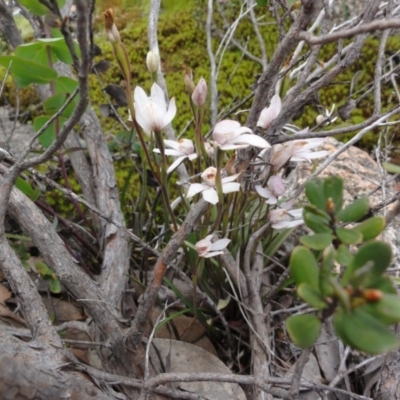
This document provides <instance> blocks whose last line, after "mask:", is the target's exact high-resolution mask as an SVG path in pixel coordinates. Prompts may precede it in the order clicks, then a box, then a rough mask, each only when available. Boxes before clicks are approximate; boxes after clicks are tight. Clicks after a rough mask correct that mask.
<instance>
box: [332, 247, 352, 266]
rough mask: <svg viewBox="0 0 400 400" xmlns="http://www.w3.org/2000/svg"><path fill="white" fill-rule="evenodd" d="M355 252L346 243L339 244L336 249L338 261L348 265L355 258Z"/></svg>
mask: <svg viewBox="0 0 400 400" xmlns="http://www.w3.org/2000/svg"><path fill="white" fill-rule="evenodd" d="M353 257H354V256H353V254H352V253H351V252H350V250H349V249H348V248H347V246H345V245H344V244H341V245H339V247H338V249H337V251H336V261H337V262H338V263H339V264H340V265H343V266H345V267H346V266H347V265H349V264H350V263H351V261H352V260H353Z"/></svg>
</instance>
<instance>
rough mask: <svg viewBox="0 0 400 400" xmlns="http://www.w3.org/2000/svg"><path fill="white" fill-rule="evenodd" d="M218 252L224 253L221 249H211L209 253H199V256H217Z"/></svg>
mask: <svg viewBox="0 0 400 400" xmlns="http://www.w3.org/2000/svg"><path fill="white" fill-rule="evenodd" d="M220 254H224V252H223V251H211V252H209V253H205V254H199V257H204V258H210V257H215V256H219V255H220Z"/></svg>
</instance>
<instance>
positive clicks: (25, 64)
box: [0, 56, 57, 87]
mask: <svg viewBox="0 0 400 400" xmlns="http://www.w3.org/2000/svg"><path fill="white" fill-rule="evenodd" d="M10 63H11V68H10V71H11V73H12V74H13V75H14V77H15V80H16V82H17V84H18V86H19V87H24V86H27V85H29V84H30V83H38V84H46V83H49V82H51V81H52V80H54V79H55V78H56V77H57V72H56V71H55V70H54V69H52V68H49V67H47V66H45V65H43V64H40V63H37V62H34V61H30V60H27V59H25V58H21V57H18V56H0V65H3V66H4V67H6V68H8V66H9V65H10Z"/></svg>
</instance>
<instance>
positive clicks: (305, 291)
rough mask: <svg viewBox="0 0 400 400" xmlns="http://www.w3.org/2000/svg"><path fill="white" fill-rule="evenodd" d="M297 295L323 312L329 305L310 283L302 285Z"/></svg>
mask: <svg viewBox="0 0 400 400" xmlns="http://www.w3.org/2000/svg"><path fill="white" fill-rule="evenodd" d="M297 294H298V295H299V297H300V298H301V299H302V300H304V301H305V302H306V303H307V304H309V305H310V306H311V307H314V308H316V309H318V310H322V309H323V308H326V306H327V304H326V302H325V301H324V299H323V297H322V296H321V293H320V292H319V291H318V290H315V289H314V288H313V287H312V286H311V285H309V284H308V283H302V284H300V285H299V287H298V288H297Z"/></svg>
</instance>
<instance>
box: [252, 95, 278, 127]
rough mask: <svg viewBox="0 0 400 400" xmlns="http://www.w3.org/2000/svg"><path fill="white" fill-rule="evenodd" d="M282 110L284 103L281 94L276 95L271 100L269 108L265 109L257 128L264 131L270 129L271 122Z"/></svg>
mask: <svg viewBox="0 0 400 400" xmlns="http://www.w3.org/2000/svg"><path fill="white" fill-rule="evenodd" d="M281 109H282V101H281V98H280V97H279V94H275V95H274V96H273V97H272V99H271V104H270V106H269V107H265V108H264V109H263V110H262V111H261V114H260V117H259V118H258V122H257V126H259V127H260V128H262V129H268V128H269V127H270V125H271V122H272V121H273V120H274V119H275V118H276V117H277V116H278V115H279V113H280V112H281Z"/></svg>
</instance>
